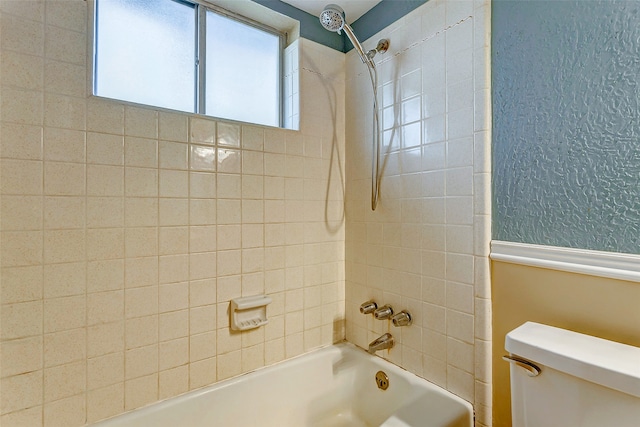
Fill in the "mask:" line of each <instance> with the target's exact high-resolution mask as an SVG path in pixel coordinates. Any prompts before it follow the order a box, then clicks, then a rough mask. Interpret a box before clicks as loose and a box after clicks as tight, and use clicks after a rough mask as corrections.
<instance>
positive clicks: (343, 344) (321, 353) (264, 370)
mask: <svg viewBox="0 0 640 427" xmlns="http://www.w3.org/2000/svg"><path fill="white" fill-rule="evenodd" d="M343 353H357V354H358V357H361V358H364V360H366V361H370V362H372V363H374V364H376V365H379V366H381V367H383V369H385V370H386V371H388V372H391V373H392V374H395V375H400V376H402V377H404V378H405V379H406V380H407V381H408V382H409V383H410V384H414V383H421V384H422V385H423V387H426V388H427V389H428V390H431V391H434V392H437V393H440V394H442V395H444V396H446V397H448V398H450V399H452V400H454V401H456V402H458V403H460V404H462V406H463V407H464V408H465V410H466V411H467V412H468V414H469V417H470V418H471V420H472V422H473V420H475V411H474V408H473V405H472V404H471V403H470V402H468V401H467V400H465V399H463V398H462V397H460V396H458V395H456V394H454V393H453V392H451V391H449V390H446V389H445V388H443V387H441V386H439V385H437V384H435V383H433V382H431V381H429V380H427V379H426V378H423V377H420V376H418V375H416V374H414V373H413V372H410V371H408V370H407V369H405V368H403V367H401V366H398V365H396V364H395V363H393V362H391V361H390V360H388V359H385V358H383V357H381V356H378V355H372V354H369V353H368V352H367V351H365V350H364V349H363V348H361V347H358V346H357V345H355V344H353V343H351V342H348V341H346V340H344V341H340V342H337V343H334V344H328V345H325V346H322V347H317V348H315V349H313V350H311V351H309V352H307V353H303V354H299V355H297V356H294V357H291V358H289V359H285V360H281V361H279V362H276V363H274V364H271V365H268V366H262V367H259V368H256V369H254V370H251V371H247V372H243V373H241V374H239V375H236V376H234V377H230V378H226V379H224V380H221V381H218V382H215V383H213V384H210V385H207V386H204V387H201V388H198V389H195V390H189V391H187V392H185V393H182V394H179V395H177V396H173V397H169V398H166V399H162V400H157V401H155V402H153V403H150V404H148V405H145V406H141V407H139V408H136V409H132V410H130V411H126V412H123V413H120V414H118V415H114V416H112V417H109V418H105V419H102V420H98V421H96V422H94V423H92V424H86V426H85V427H111V424H110V423H112V422H113V421H114V420H115V419H118V418H122V417H133V416H136V417H144V415H145V414H147V413H153V412H156V411H158V410H162V409H166V408H169V407H172V406H176V405H179V404H180V403H181V402H184V401H188V400H191V399H195V398H199V397H202V396H204V395H207V394H209V393H213V392H215V391H218V390H223V389H225V388H228V387H231V386H233V385H235V384H237V383H239V382H242V381H243V380H244V379H245V377H247V376H248V375H266V374H268V373H269V372H271V371H277V370H278V369H281V367H282V365H290V364H291V365H293V364H301V363H304V362H305V360H307V359H317V358H321V357H328V355H331V354H334V355H336V356H337V355H339V354H343ZM134 414H136V415H134ZM473 423H474V422H473ZM474 424H475V423H474ZM474 424H472V425H474Z"/></svg>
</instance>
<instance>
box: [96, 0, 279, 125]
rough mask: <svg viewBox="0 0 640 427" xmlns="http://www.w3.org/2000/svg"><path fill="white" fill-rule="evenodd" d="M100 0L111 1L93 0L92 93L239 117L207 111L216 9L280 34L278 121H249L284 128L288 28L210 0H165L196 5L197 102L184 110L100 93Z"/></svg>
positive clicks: (245, 22) (195, 81)
mask: <svg viewBox="0 0 640 427" xmlns="http://www.w3.org/2000/svg"><path fill="white" fill-rule="evenodd" d="M100 1H108V0H93V1H92V2H91V3H92V5H93V11H92V13H91V16H92V20H93V22H92V23H91V24H92V37H93V40H92V43H91V44H92V57H91V73H90V77H89V78H90V81H89V82H88V85H89V87H90V91H91V94H92V95H93V96H96V97H101V98H105V99H112V100H116V101H120V102H126V103H131V104H136V105H144V106H148V107H152V108H159V109H164V110H171V111H180V112H183V113H187V114H196V115H199V116H203V117H211V118H214V119H221V120H231V121H239V120H237V119H233V118H228V117H217V116H211V115H207V114H205V111H206V68H207V55H206V51H207V18H206V15H207V12H212V13H215V14H218V15H221V16H223V17H225V18H228V19H232V20H234V21H236V22H238V23H240V24H243V25H246V26H248V27H252V28H255V29H258V30H261V31H263V32H266V33H269V34H271V35H274V36H276V37H277V38H278V61H277V64H278V70H277V74H278V79H277V103H278V107H277V115H278V119H277V123H276V124H275V125H271V124H264V123H255V122H247V123H251V124H255V125H259V126H276V127H278V128H284V124H285V123H284V120H285V117H284V116H285V111H284V110H285V106H284V86H285V85H284V77H285V76H284V56H285V55H284V51H285V47H286V42H287V36H288V34H287V33H286V32H284V31H281V30H278V29H276V28H274V27H271V26H269V25H267V24H264V23H261V22H258V21H256V20H254V19H251V18H247V17H246V16H243V15H240V14H238V13H235V12H232V11H229V10H227V9H224V8H222V7H220V6H217V5H215V4H211V3H208V2H206V1H200V0H164V1H172V2H175V3H179V4H184V5H185V6H189V7H193V8H194V23H195V31H194V35H193V37H194V40H195V52H194V53H193V59H194V69H195V78H194V105H193V111H184V110H175V109H171V108H167V107H162V106H158V105H152V104H142V103H139V102H135V101H130V100H126V99H118V98H110V97H106V96H103V95H99V94H98V93H97V78H96V76H97V71H98V67H97V65H98V43H99V40H98V18H97V17H98V3H99V2H100Z"/></svg>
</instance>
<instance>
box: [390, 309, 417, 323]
mask: <svg viewBox="0 0 640 427" xmlns="http://www.w3.org/2000/svg"><path fill="white" fill-rule="evenodd" d="M391 321H392V322H393V326H410V325H411V323H412V322H413V321H412V319H411V314H409V312H408V311H407V310H402V311H401V312H400V313H397V314H394V315H393V317H391Z"/></svg>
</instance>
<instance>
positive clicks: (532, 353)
mask: <svg viewBox="0 0 640 427" xmlns="http://www.w3.org/2000/svg"><path fill="white" fill-rule="evenodd" d="M505 349H506V350H507V351H508V352H509V353H511V354H512V355H518V356H520V357H524V358H525V359H528V360H530V361H532V362H536V363H538V364H540V365H543V366H547V367H549V368H552V369H555V370H558V371H562V372H565V373H567V374H569V375H573V376H575V377H578V378H582V379H584V380H587V381H591V382H593V383H596V384H600V385H602V386H605V387H609V388H612V389H614V390H618V391H621V392H624V393H627V394H630V395H632V396H636V397H640V348H638V347H633V346H630V345H626V344H621V343H618V342H614V341H609V340H605V339H602V338H596V337H592V336H590V335H584V334H580V333H577V332H573V331H568V330H566V329H560V328H555V327H553V326H547V325H543V324H540V323H534V322H527V323H525V324H523V325H521V326H519V327H517V328H516V329H514V330H512V331H511V332H509V333H508V334H507V337H506V340H505ZM542 371H543V373H544V367H543V368H542Z"/></svg>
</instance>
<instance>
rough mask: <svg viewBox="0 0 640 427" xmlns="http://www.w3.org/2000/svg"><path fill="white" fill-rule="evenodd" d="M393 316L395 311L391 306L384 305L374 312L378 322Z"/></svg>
mask: <svg viewBox="0 0 640 427" xmlns="http://www.w3.org/2000/svg"><path fill="white" fill-rule="evenodd" d="M391 316H393V309H392V308H391V306H390V305H389V304H387V305H383V306H382V307H380V308H378V309H376V311H374V312H373V317H375V318H376V319H378V320H384V319H388V318H390V317H391Z"/></svg>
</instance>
